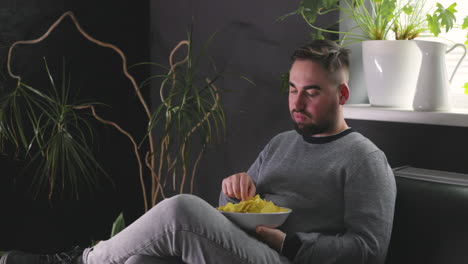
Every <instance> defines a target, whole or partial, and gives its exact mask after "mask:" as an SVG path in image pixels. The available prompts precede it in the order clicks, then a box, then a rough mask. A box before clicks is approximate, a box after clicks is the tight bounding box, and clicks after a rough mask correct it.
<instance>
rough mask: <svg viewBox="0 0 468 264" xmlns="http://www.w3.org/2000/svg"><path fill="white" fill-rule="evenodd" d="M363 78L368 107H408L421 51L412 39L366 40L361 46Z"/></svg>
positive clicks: (413, 90) (416, 79)
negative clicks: (369, 105)
mask: <svg viewBox="0 0 468 264" xmlns="http://www.w3.org/2000/svg"><path fill="white" fill-rule="evenodd" d="M362 56H363V64H364V78H365V81H366V86H367V93H368V96H369V102H370V104H371V105H372V106H379V107H396V108H411V107H412V104H413V98H414V93H415V90H416V83H417V81H418V76H419V69H420V67H421V59H422V55H421V51H420V49H419V48H418V45H417V43H416V42H415V41H414V40H368V41H364V42H363V43H362Z"/></svg>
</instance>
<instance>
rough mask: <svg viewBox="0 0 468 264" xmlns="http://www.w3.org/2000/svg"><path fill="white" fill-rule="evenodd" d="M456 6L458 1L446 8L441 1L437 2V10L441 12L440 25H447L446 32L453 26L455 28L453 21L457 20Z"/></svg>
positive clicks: (439, 16)
mask: <svg viewBox="0 0 468 264" xmlns="http://www.w3.org/2000/svg"><path fill="white" fill-rule="evenodd" d="M456 6H457V3H453V4H451V5H450V6H449V7H447V8H446V9H445V8H444V7H443V6H442V5H441V4H440V3H437V10H436V12H437V13H438V14H439V15H438V19H439V20H440V25H441V26H445V32H448V31H449V30H450V29H451V28H453V23H454V22H455V21H456V17H455V13H456V12H457V10H456V9H455V7H456Z"/></svg>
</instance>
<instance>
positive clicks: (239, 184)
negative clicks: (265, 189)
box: [222, 172, 256, 201]
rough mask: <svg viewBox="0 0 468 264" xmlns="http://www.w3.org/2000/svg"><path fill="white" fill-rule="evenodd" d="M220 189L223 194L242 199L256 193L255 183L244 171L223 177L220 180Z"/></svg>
mask: <svg viewBox="0 0 468 264" xmlns="http://www.w3.org/2000/svg"><path fill="white" fill-rule="evenodd" d="M222 189H223V193H224V195H226V196H229V197H232V198H237V199H239V200H243V201H245V200H247V199H248V198H250V197H253V196H254V195H255V193H256V188H255V183H254V182H253V181H252V178H250V176H249V175H248V174H247V173H245V172H242V173H237V174H234V175H231V176H229V177H227V178H225V179H224V180H223V182H222Z"/></svg>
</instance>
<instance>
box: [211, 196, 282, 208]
mask: <svg viewBox="0 0 468 264" xmlns="http://www.w3.org/2000/svg"><path fill="white" fill-rule="evenodd" d="M218 210H220V211H224V212H235V213H279V212H287V211H288V209H285V208H282V207H279V206H276V205H275V204H274V203H273V202H272V201H268V202H267V201H265V200H263V199H262V198H260V195H258V194H257V195H256V196H255V197H251V198H249V199H248V200H246V201H241V202H239V203H237V204H233V203H231V202H229V203H227V204H226V205H225V206H220V207H218Z"/></svg>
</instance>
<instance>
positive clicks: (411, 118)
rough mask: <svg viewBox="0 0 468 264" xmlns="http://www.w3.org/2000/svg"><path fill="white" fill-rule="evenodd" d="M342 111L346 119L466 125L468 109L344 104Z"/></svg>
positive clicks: (467, 125)
mask: <svg viewBox="0 0 468 264" xmlns="http://www.w3.org/2000/svg"><path fill="white" fill-rule="evenodd" d="M343 112H344V117H345V118H346V119H359V120H374V121H388V122H402V123H415V124H429V125H442V126H458V127H468V109H452V110H451V111H447V112H423V111H414V110H413V109H403V108H385V107H374V106H370V105H369V104H349V105H346V104H345V105H344V110H343Z"/></svg>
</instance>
